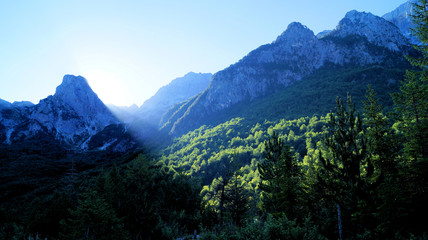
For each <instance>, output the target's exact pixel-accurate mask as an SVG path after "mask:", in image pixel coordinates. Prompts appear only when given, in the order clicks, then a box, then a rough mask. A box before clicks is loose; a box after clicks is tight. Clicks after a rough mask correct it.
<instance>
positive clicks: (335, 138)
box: [318, 95, 373, 236]
mask: <svg viewBox="0 0 428 240" xmlns="http://www.w3.org/2000/svg"><path fill="white" fill-rule="evenodd" d="M336 102H337V106H336V111H335V114H331V115H330V120H329V122H328V124H329V129H328V132H329V133H328V135H327V136H326V137H325V139H324V148H325V149H324V151H323V154H320V155H319V161H320V164H321V166H320V168H319V171H318V184H319V188H320V189H321V191H323V195H324V196H325V197H326V199H327V201H328V202H330V209H335V208H336V205H339V208H340V209H341V219H340V220H341V221H342V223H343V225H344V226H346V227H344V229H343V232H344V235H353V236H355V235H357V234H363V232H364V228H365V227H366V226H367V225H369V224H371V221H372V220H371V219H370V218H369V215H370V205H371V202H372V199H371V196H370V194H369V192H370V189H369V187H368V185H367V179H366V177H367V170H368V169H373V166H371V164H372V163H371V162H370V161H367V146H366V139H365V137H364V135H363V127H362V121H361V118H360V116H359V114H357V113H356V111H355V106H354V105H353V104H352V99H351V97H350V96H349V95H348V98H347V107H345V106H344V105H343V102H342V100H341V99H340V98H337V101H336Z"/></svg>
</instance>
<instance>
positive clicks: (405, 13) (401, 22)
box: [382, 0, 419, 44]
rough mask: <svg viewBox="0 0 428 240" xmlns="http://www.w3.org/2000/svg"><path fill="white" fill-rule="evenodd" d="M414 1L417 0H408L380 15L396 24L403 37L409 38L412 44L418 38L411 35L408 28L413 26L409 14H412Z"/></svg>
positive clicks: (415, 42)
mask: <svg viewBox="0 0 428 240" xmlns="http://www.w3.org/2000/svg"><path fill="white" fill-rule="evenodd" d="M414 3H417V0H409V1H407V2H405V3H403V4H401V5H400V6H399V7H398V8H396V9H394V10H393V11H392V12H389V13H386V14H385V15H383V16H382V17H383V18H384V19H386V20H388V21H390V22H392V23H393V24H394V25H395V26H397V27H398V28H399V29H400V31H401V33H402V34H403V35H404V36H405V37H407V38H409V39H410V41H411V42H412V43H413V44H418V43H419V40H418V39H417V38H416V37H413V36H412V33H411V30H410V28H412V27H413V23H412V20H411V17H410V16H411V15H412V14H413V4H414Z"/></svg>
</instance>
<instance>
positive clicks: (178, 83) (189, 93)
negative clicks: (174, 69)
mask: <svg viewBox="0 0 428 240" xmlns="http://www.w3.org/2000/svg"><path fill="white" fill-rule="evenodd" d="M211 77H212V74H211V73H193V72H190V73H187V74H186V75H185V76H183V77H180V78H176V79H174V80H172V81H171V82H170V83H169V84H168V85H165V86H163V87H161V88H160V89H159V90H158V91H157V92H156V94H155V95H153V96H152V97H151V98H149V99H148V100H146V101H145V102H144V104H143V105H142V106H141V107H140V113H139V115H140V116H142V118H143V119H145V120H146V121H148V122H150V123H152V124H154V125H156V126H157V125H159V121H160V120H161V117H162V115H163V114H164V113H165V112H166V111H167V110H168V109H169V108H171V107H172V106H173V105H175V104H177V103H180V102H183V101H185V100H186V99H188V98H191V97H193V96H195V95H197V94H199V93H201V92H203V91H204V90H205V89H206V88H207V87H208V85H209V83H210V80H211Z"/></svg>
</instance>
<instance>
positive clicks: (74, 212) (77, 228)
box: [59, 190, 129, 240]
mask: <svg viewBox="0 0 428 240" xmlns="http://www.w3.org/2000/svg"><path fill="white" fill-rule="evenodd" d="M81 197H82V199H81V200H79V203H78V206H77V208H76V209H70V218H68V219H66V220H61V222H60V224H61V227H62V232H61V233H60V235H59V237H60V238H61V239H70V240H72V239H105V240H107V239H126V238H129V233H128V232H127V231H126V230H125V229H124V224H123V221H122V219H120V218H118V217H117V215H116V212H115V211H114V209H113V208H112V206H111V205H110V204H109V203H107V201H106V200H105V199H103V198H100V197H99V193H98V192H96V191H91V190H89V191H87V192H85V193H83V194H82V196H81Z"/></svg>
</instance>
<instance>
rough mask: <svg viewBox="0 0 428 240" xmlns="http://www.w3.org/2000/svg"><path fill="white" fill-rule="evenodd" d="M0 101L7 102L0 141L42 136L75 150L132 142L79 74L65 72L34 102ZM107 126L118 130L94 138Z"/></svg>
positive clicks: (129, 145)
mask: <svg viewBox="0 0 428 240" xmlns="http://www.w3.org/2000/svg"><path fill="white" fill-rule="evenodd" d="M2 105H3V106H6V108H4V109H1V110H0V143H2V144H9V145H10V144H12V145H13V144H19V143H20V142H23V141H28V140H31V139H34V141H39V140H41V138H43V139H45V140H47V141H49V142H52V141H56V142H58V143H59V144H61V145H63V146H64V147H65V148H68V149H74V150H90V149H96V148H100V149H105V148H106V147H108V146H112V147H113V146H114V149H116V150H118V151H124V150H126V149H129V148H132V147H133V146H134V145H135V143H134V142H133V141H132V140H131V138H130V137H129V136H127V137H124V136H126V134H125V135H123V136H122V134H123V133H124V130H125V128H124V127H123V126H121V124H120V122H119V120H117V119H116V118H115V117H114V116H113V114H112V113H111V112H110V111H109V109H108V108H107V107H106V106H105V105H104V103H103V102H102V101H101V100H100V99H99V98H98V96H97V95H96V94H95V93H94V92H93V91H92V89H91V87H90V86H89V84H88V82H87V80H86V79H85V78H83V77H81V76H73V75H65V76H64V78H63V81H62V83H61V85H59V86H58V87H57V88H56V91H55V94H54V95H51V96H48V97H47V98H45V99H42V100H41V101H40V102H39V103H38V104H36V105H33V104H30V103H28V102H20V103H14V104H10V105H9V104H4V103H2ZM108 126H115V127H113V128H114V129H115V130H116V132H117V133H116V134H110V136H109V137H108V138H105V139H100V138H94V136H97V135H99V134H100V133H102V132H103V131H105V129H106V128H107V127H108ZM111 128H112V127H110V130H109V131H110V132H111ZM121 133H122V134H121ZM95 139H96V140H95Z"/></svg>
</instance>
